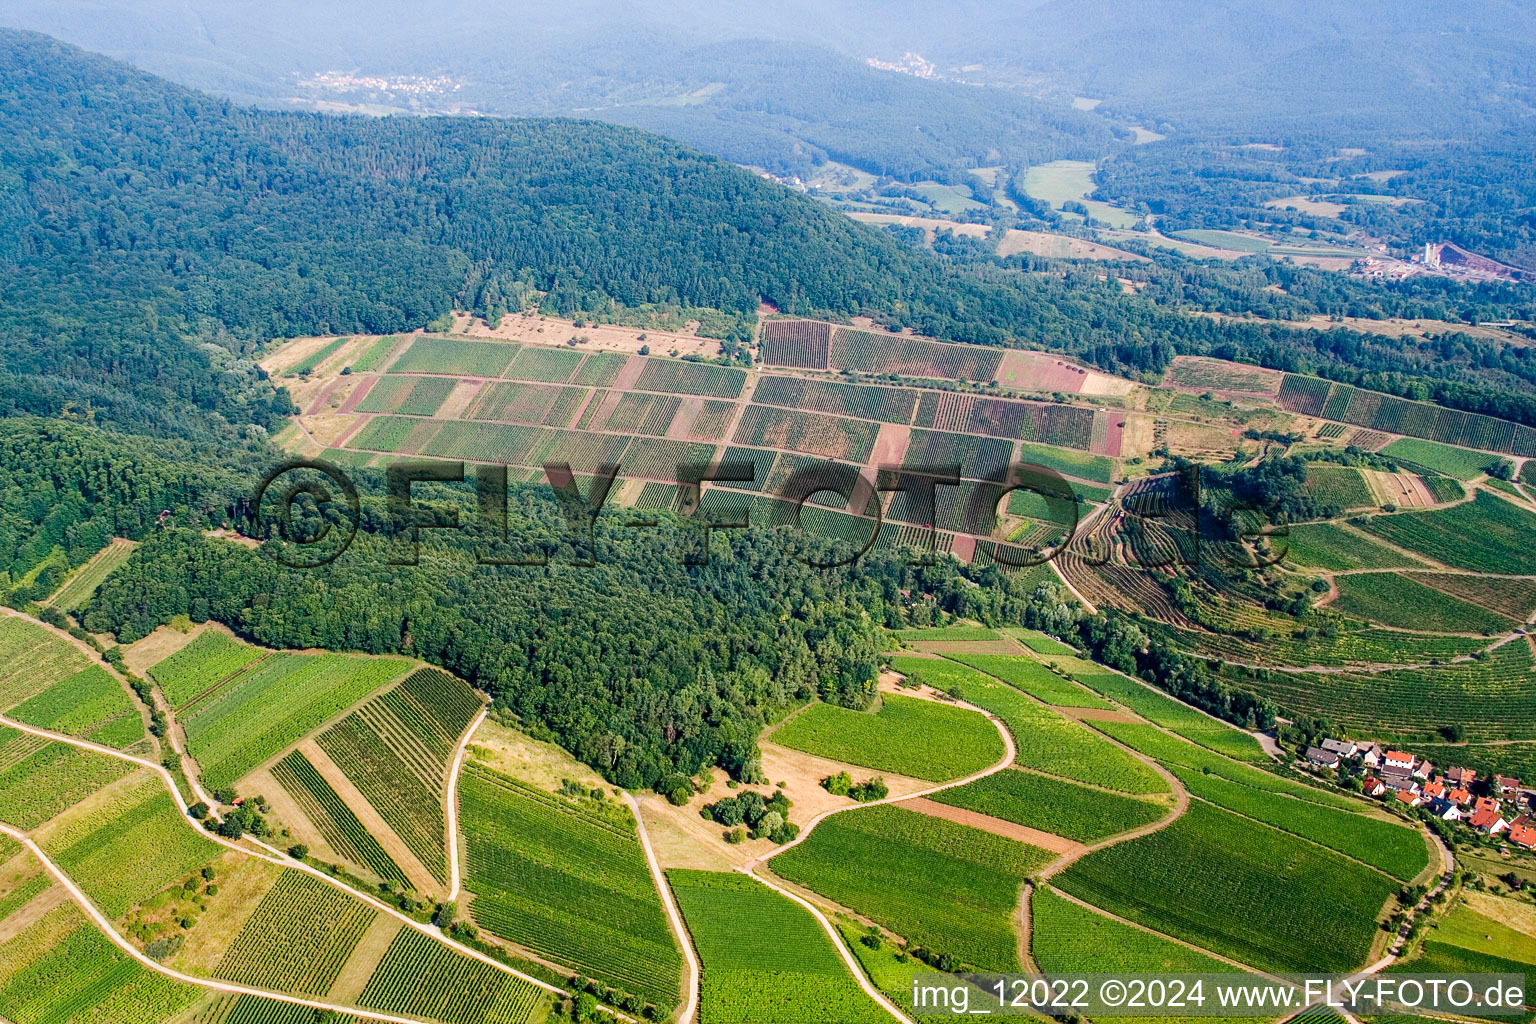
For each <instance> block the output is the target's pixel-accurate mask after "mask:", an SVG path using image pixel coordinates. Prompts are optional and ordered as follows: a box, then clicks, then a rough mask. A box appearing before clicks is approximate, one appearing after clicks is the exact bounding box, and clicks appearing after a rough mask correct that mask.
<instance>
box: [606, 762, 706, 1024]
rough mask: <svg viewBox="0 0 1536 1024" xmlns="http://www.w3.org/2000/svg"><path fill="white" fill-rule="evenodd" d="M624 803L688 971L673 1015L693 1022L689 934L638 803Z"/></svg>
mask: <svg viewBox="0 0 1536 1024" xmlns="http://www.w3.org/2000/svg"><path fill="white" fill-rule="evenodd" d="M623 792H624V802H625V803H626V804H627V805H629V811H630V813H631V814H633V815H634V816H635V835H636V836H637V837H639V839H640V849H641V851H642V852H643V853H644V854H645V866H646V867H647V868H649V869H650V872H651V883H652V884H653V885H655V886H656V891H657V893H658V894H659V895H660V896H661V905H662V908H663V909H664V910H666V912H667V924H668V926H669V927H671V929H672V934H673V936H674V937H675V938H676V939H677V942H678V945H680V946H681V947H682V950H683V960H684V962H685V963H686V965H687V967H688V978H687V986H688V992H687V995H686V996H685V997H684V1001H683V1006H682V1009H680V1010H678V1012H677V1022H676V1024H688V1022H689V1021H691V1020H692V1019H693V1016H694V1014H695V1013H697V1012H698V1007H699V974H700V968H699V956H698V953H697V952H695V951H694V948H693V936H692V935H691V934H689V932H688V928H687V926H686V925H685V924H684V923H683V915H682V913H681V912H680V911H679V910H678V908H677V900H676V899H675V898H674V897H673V896H672V887H671V886H670V885H668V884H667V877H666V875H665V874H664V873H663V872H662V870H661V863H660V862H659V861H658V860H657V859H656V851H655V849H654V848H653V847H652V846H651V836H650V833H649V832H647V831H646V830H645V820H644V819H643V818H642V817H641V816H640V802H639V801H638V800H636V799H635V795H634V794H633V793H631V792H630V791H629V790H627V789H626V790H624V791H623Z"/></svg>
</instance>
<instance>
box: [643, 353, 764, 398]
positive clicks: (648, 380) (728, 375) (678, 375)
mask: <svg viewBox="0 0 1536 1024" xmlns="http://www.w3.org/2000/svg"><path fill="white" fill-rule="evenodd" d="M746 383H747V372H746V371H745V370H740V369H737V368H736V367H734V366H716V365H714V364H712V363H690V362H682V361H679V360H674V359H655V358H652V359H647V360H646V363H645V369H643V370H641V371H640V377H639V379H638V380H636V381H635V387H637V388H639V389H640V390H641V391H665V392H667V393H669V394H674V395H704V396H706V397H708V398H735V397H736V396H737V395H740V394H741V389H742V388H743V387H745V386H746Z"/></svg>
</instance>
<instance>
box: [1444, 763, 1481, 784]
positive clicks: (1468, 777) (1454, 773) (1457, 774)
mask: <svg viewBox="0 0 1536 1024" xmlns="http://www.w3.org/2000/svg"><path fill="white" fill-rule="evenodd" d="M1445 781H1446V782H1448V783H1450V785H1451V788H1452V789H1471V788H1472V783H1474V782H1476V781H1477V772H1475V771H1473V770H1472V769H1471V768H1452V769H1451V770H1450V771H1448V772H1446V773H1445Z"/></svg>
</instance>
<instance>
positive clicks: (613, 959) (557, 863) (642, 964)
mask: <svg viewBox="0 0 1536 1024" xmlns="http://www.w3.org/2000/svg"><path fill="white" fill-rule="evenodd" d="M459 797H460V802H461V811H460V822H461V828H462V829H463V833H464V845H465V849H466V851H467V854H468V859H467V861H466V870H465V881H464V885H465V888H466V889H467V890H468V891H469V892H471V893H473V894H474V901H473V903H472V905H471V907H470V913H471V914H472V915H473V917H474V919H475V921H476V923H477V924H479V926H480V927H481V928H482V929H483V930H485V931H487V932H489V933H491V934H493V935H496V936H499V937H500V938H503V939H507V940H510V941H512V942H515V943H517V944H519V945H520V946H523V947H525V948H527V949H530V950H532V951H533V952H535V953H537V954H539V955H540V956H543V957H547V958H548V959H551V960H553V961H555V962H557V963H561V964H565V965H567V966H569V967H571V968H573V969H574V970H576V971H579V972H580V973H582V974H584V975H586V976H588V977H593V978H597V979H598V980H600V981H603V982H605V983H606V984H608V985H611V986H613V987H614V988H616V989H619V990H621V991H625V992H630V993H633V994H635V995H638V996H641V997H643V998H644V999H646V1000H647V1001H649V1002H653V1003H656V1004H658V1005H662V1006H671V1005H674V1004H675V1003H676V1001H677V998H678V985H679V983H680V980H681V971H682V959H681V957H680V955H679V953H678V951H677V948H676V946H675V944H674V943H673V940H672V936H671V933H670V932H669V931H668V928H667V921H666V917H665V916H664V914H663V912H662V907H661V901H660V898H659V897H658V896H657V893H656V888H655V884H654V882H653V881H652V879H651V875H650V871H649V869H648V868H647V867H646V863H645V858H644V855H643V854H642V852H641V849H640V844H639V840H638V838H637V836H636V834H635V830H634V825H633V822H632V820H630V819H629V816H628V812H627V811H626V810H624V809H623V808H621V807H617V806H615V807H614V808H613V809H612V810H611V812H610V813H598V812H597V811H596V810H594V809H591V808H588V807H586V806H584V805H587V804H590V800H581V801H577V800H573V799H568V798H564V797H560V796H556V795H554V794H551V793H548V792H546V791H544V790H540V789H535V788H533V787H531V786H527V785H524V784H522V783H520V782H518V781H516V780H514V779H512V778H510V777H508V776H506V775H503V774H500V773H498V772H495V771H492V770H490V769H488V768H483V767H480V766H478V765H474V764H471V765H470V766H469V767H468V768H467V769H466V770H465V772H464V775H463V778H462V779H461V780H460V783H459ZM613 812H616V813H613ZM754 885H755V883H754ZM765 891H766V890H765Z"/></svg>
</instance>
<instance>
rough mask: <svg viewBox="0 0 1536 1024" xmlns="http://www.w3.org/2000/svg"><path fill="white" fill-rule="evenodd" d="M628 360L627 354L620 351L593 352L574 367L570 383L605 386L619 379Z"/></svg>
mask: <svg viewBox="0 0 1536 1024" xmlns="http://www.w3.org/2000/svg"><path fill="white" fill-rule="evenodd" d="M628 362H629V356H627V355H625V354H624V353H622V352H593V353H591V354H590V355H588V356H587V358H586V361H585V362H583V363H582V364H581V365H580V366H579V367H577V368H576V372H575V373H574V374H573V375H572V376H571V383H572V384H584V385H591V386H595V387H600V388H606V387H608V386H609V385H611V384H612V383H613V382H614V381H616V380H618V379H619V374H621V373H623V372H624V366H625V364H627V363H628Z"/></svg>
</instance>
